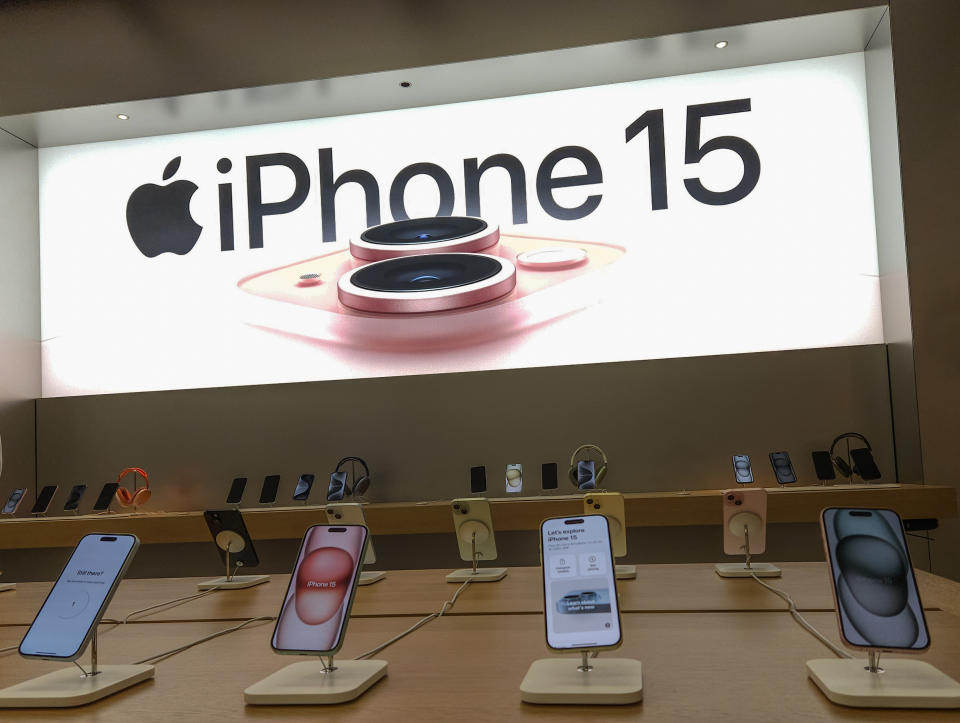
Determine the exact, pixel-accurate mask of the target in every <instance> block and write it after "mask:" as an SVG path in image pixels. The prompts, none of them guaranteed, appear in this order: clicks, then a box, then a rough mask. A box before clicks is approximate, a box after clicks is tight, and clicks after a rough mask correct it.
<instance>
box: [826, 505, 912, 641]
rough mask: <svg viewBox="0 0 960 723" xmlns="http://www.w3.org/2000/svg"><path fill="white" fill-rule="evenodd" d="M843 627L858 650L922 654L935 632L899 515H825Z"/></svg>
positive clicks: (841, 511) (839, 511)
mask: <svg viewBox="0 0 960 723" xmlns="http://www.w3.org/2000/svg"><path fill="white" fill-rule="evenodd" d="M820 529H821V531H822V533H823V546H824V548H825V551H826V554H827V562H828V563H829V565H830V583H831V585H832V587H833V598H834V602H835V603H836V606H837V623H838V625H839V626H840V637H841V638H842V639H843V642H844V644H845V645H847V646H848V647H851V648H855V649H858V650H880V651H890V652H896V653H922V652H923V651H925V650H926V649H927V648H929V647H930V633H929V632H928V631H927V620H926V617H925V616H924V614H923V605H922V604H921V603H920V593H919V591H918V590H917V581H916V579H915V578H914V575H913V564H912V563H911V562H910V551H909V549H908V548H907V540H906V537H905V536H904V532H903V522H902V521H901V519H900V515H898V514H897V513H896V512H894V511H893V510H882V509H866V508H850V507H828V508H827V509H825V510H824V511H823V512H821V513H820Z"/></svg>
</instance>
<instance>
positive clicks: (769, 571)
mask: <svg viewBox="0 0 960 723" xmlns="http://www.w3.org/2000/svg"><path fill="white" fill-rule="evenodd" d="M762 524H763V520H761V519H760V516H759V515H755V514H754V513H753V512H740V513H738V514H736V515H734V516H733V517H731V518H730V530H731V532H734V531H735V530H738V529H740V526H741V525H743V545H741V547H742V548H743V549H744V555H745V560H744V562H718V563H717V564H716V565H714V566H713V569H714V570H716V571H717V574H718V575H719V576H720V577H753V576H754V575H756V576H757V577H780V575H781V574H782V573H781V570H780V568H779V567H777V566H776V565H771V564H770V563H769V562H755V563H751V562H750V527H751V525H752V526H754V527H757V528H758V529H759V526H760V525H762ZM734 534H736V532H734Z"/></svg>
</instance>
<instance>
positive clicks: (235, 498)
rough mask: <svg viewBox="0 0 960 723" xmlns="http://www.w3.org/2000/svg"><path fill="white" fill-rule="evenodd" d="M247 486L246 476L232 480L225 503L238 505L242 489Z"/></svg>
mask: <svg viewBox="0 0 960 723" xmlns="http://www.w3.org/2000/svg"><path fill="white" fill-rule="evenodd" d="M246 487H247V478H246V477H237V478H235V479H234V480H233V483H232V484H231V485H230V492H228V493H227V504H228V505H239V504H240V500H242V499H243V491H244V490H245V489H246Z"/></svg>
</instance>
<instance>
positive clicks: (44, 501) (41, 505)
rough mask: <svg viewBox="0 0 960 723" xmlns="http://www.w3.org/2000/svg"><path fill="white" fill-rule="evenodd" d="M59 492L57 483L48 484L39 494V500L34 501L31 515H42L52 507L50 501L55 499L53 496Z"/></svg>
mask: <svg viewBox="0 0 960 723" xmlns="http://www.w3.org/2000/svg"><path fill="white" fill-rule="evenodd" d="M56 493H57V485H47V486H46V487H44V488H43V489H42V490H40V494H38V495H37V501H36V502H34V503H33V507H32V508H31V510H30V514H31V515H42V514H45V513H46V511H47V510H48V509H49V508H50V503H51V502H52V501H53V496H54V495H55V494H56Z"/></svg>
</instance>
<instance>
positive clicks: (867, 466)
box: [850, 447, 880, 481]
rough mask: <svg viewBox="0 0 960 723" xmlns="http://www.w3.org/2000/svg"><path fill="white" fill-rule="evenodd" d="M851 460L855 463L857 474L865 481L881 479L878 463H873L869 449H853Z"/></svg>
mask: <svg viewBox="0 0 960 723" xmlns="http://www.w3.org/2000/svg"><path fill="white" fill-rule="evenodd" d="M850 459H851V460H852V461H853V466H854V467H856V468H857V474H859V475H860V478H861V479H863V480H864V481H869V480H872V479H880V469H879V468H878V467H877V463H876V462H874V461H873V455H872V454H870V450H869V449H867V448H866V447H860V448H859V449H851V450H850Z"/></svg>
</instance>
